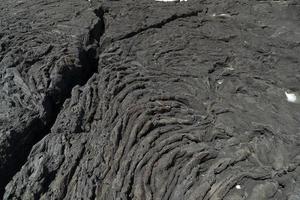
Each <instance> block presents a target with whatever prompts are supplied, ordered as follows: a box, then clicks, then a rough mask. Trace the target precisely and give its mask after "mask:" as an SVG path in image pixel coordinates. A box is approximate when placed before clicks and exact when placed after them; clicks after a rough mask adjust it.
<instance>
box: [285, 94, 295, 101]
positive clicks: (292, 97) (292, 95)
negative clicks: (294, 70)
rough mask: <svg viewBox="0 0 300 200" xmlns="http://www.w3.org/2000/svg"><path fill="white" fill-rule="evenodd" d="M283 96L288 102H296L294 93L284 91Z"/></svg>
mask: <svg viewBox="0 0 300 200" xmlns="http://www.w3.org/2000/svg"><path fill="white" fill-rule="evenodd" d="M285 96H286V99H287V101H288V102H292V103H296V101H297V96H296V94H294V93H288V92H285Z"/></svg>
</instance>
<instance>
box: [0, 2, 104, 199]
mask: <svg viewBox="0 0 300 200" xmlns="http://www.w3.org/2000/svg"><path fill="white" fill-rule="evenodd" d="M94 13H95V14H96V16H97V17H98V21H97V23H96V24H95V25H94V26H93V27H92V28H91V30H90V31H89V33H88V34H87V35H86V36H84V41H83V43H82V45H81V46H80V47H78V51H79V53H78V57H79V64H80V65H81V66H82V69H83V70H78V69H77V68H76V67H73V68H72V69H73V70H71V71H69V72H67V73H68V74H63V75H64V76H65V77H66V78H65V79H64V82H67V84H66V85H67V87H66V86H64V87H66V88H63V89H62V90H63V92H59V94H57V92H56V91H48V93H47V94H46V97H45V99H44V101H43V105H42V106H43V108H44V109H45V113H46V114H45V116H44V117H42V118H36V119H34V120H33V121H32V123H30V124H29V125H28V126H27V127H26V129H25V130H24V132H23V133H22V135H25V136H26V138H22V141H16V142H15V143H16V144H17V145H16V146H14V147H13V149H11V151H10V152H9V153H11V154H13V156H11V157H12V159H11V161H9V163H10V164H8V167H6V169H5V177H4V175H3V177H1V180H0V199H2V197H3V194H4V191H5V186H6V185H7V184H8V183H9V182H10V181H11V179H12V178H13V176H14V175H15V174H16V173H17V172H18V171H19V170H20V169H21V167H22V166H23V165H24V164H25V162H26V160H27V157H28V155H29V153H30V151H31V149H32V147H33V146H34V145H35V144H36V143H38V142H39V141H40V140H41V139H42V138H43V137H44V136H46V135H47V134H48V133H49V132H50V130H51V127H52V126H53V124H54V122H55V120H56V118H57V115H58V114H59V112H60V110H61V108H62V105H63V103H64V101H65V100H66V99H67V98H69V97H70V95H71V90H72V88H73V87H74V86H75V85H84V84H85V83H86V82H87V81H88V80H89V79H90V77H92V75H93V74H94V73H96V72H97V68H98V57H99V41H100V38H101V36H102V35H103V34H104V32H105V24H104V20H103V15H104V11H103V9H102V8H101V7H100V8H98V9H95V10H94ZM77 73H78V74H77ZM74 74H77V76H76V77H80V79H74V76H73V75H74ZM82 74H84V76H82Z"/></svg>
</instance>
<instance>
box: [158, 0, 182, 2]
mask: <svg viewBox="0 0 300 200" xmlns="http://www.w3.org/2000/svg"><path fill="white" fill-rule="evenodd" d="M155 1H160V2H182V1H187V0H155Z"/></svg>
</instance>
